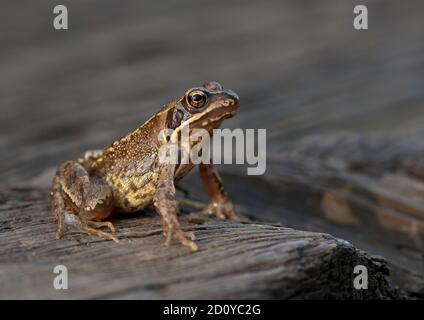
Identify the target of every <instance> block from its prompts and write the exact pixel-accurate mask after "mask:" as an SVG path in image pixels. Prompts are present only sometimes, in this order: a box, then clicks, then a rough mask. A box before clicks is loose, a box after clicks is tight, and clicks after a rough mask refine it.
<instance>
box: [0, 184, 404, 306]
mask: <svg viewBox="0 0 424 320" xmlns="http://www.w3.org/2000/svg"><path fill="white" fill-rule="evenodd" d="M1 194H2V201H1V204H0V266H1V272H0V299H5V298H18V299H22V298H35V299H40V298H49V299H64V298H142V299H162V298H171V299H192V298H196V299H214V298H219V299H264V298H274V299H287V298H336V299H347V298H354V299H369V298H374V299H376V298H377V299H380V298H381V299H382V298H384V299H390V298H402V297H405V296H404V295H403V294H402V292H400V291H399V290H397V289H396V288H395V287H393V286H392V285H391V284H390V283H389V281H388V278H387V275H388V269H387V267H386V265H385V262H384V261H383V260H382V259H381V258H379V257H371V256H369V255H367V254H365V253H364V252H361V251H359V250H357V249H355V248H354V247H353V246H352V245H350V244H348V243H347V242H345V241H343V240H337V239H335V238H333V237H331V236H329V235H326V234H319V233H310V232H302V231H296V230H293V229H288V228H283V227H281V226H277V225H269V224H261V223H248V222H245V223H242V222H235V221H219V220H215V219H206V221H205V224H201V225H199V224H192V223H190V222H189V220H190V219H189V216H188V215H183V216H182V223H183V226H184V228H185V229H186V230H192V231H194V232H195V234H196V236H197V238H198V244H199V247H200V251H198V252H196V253H191V252H190V251H189V250H188V249H187V248H184V247H182V246H180V245H173V246H171V247H169V248H167V247H165V246H164V245H163V237H162V235H161V227H160V221H159V219H158V217H157V216H156V215H152V214H151V213H149V212H147V213H145V214H144V215H143V214H136V215H134V216H132V217H129V218H117V219H115V220H114V223H115V224H116V225H117V226H118V227H119V231H118V233H117V236H118V237H119V238H120V239H121V242H120V243H119V244H115V243H113V242H111V241H103V240H98V239H93V238H89V237H87V236H85V235H81V234H79V233H76V232H74V233H71V234H68V235H67V236H66V237H65V238H64V239H63V240H55V239H54V231H55V223H54V221H53V219H52V217H51V216H50V215H49V212H48V210H49V205H48V201H47V198H48V197H47V194H48V191H47V190H41V189H23V190H5V191H3V192H2V193H1ZM58 264H62V265H65V266H66V267H67V268H68V272H69V289H68V290H61V291H58V290H55V289H54V288H53V278H54V276H55V275H54V274H53V268H54V266H55V265H58ZM358 264H361V265H365V266H367V268H368V269H369V289H368V290H356V289H354V287H353V276H354V275H353V268H354V266H355V265H358Z"/></svg>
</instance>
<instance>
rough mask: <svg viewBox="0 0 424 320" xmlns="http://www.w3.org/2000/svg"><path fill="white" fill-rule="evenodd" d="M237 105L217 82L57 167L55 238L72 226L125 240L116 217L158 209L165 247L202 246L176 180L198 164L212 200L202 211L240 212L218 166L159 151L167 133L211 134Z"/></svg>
mask: <svg viewBox="0 0 424 320" xmlns="http://www.w3.org/2000/svg"><path fill="white" fill-rule="evenodd" d="M239 106H240V100H239V97H238V95H237V94H236V93H235V92H234V91H232V90H230V89H224V88H223V86H222V85H221V84H220V83H218V82H216V81H210V82H206V83H204V84H203V85H201V86H198V87H194V88H191V89H189V90H187V91H186V92H185V93H184V94H183V95H182V96H181V97H179V98H177V99H175V100H172V101H170V102H168V103H166V104H164V105H163V106H162V108H161V109H160V110H159V111H158V112H157V113H156V114H154V115H153V116H152V117H150V118H149V119H148V120H147V121H146V122H144V123H143V124H142V125H141V126H139V127H138V128H136V129H135V130H134V131H132V132H130V133H129V134H127V135H125V136H123V137H122V138H120V139H118V140H116V141H115V142H113V143H112V144H111V145H109V146H108V147H107V148H105V149H103V150H89V151H86V152H85V153H84V154H82V155H81V156H80V157H79V158H78V159H77V160H68V161H65V162H64V163H62V164H61V165H59V166H58V167H57V170H56V173H55V174H54V177H53V179H52V185H51V193H50V195H51V210H52V215H53V217H54V218H55V221H56V222H57V231H56V238H57V239H61V238H63V236H64V235H65V233H66V231H67V227H68V226H73V227H76V229H77V230H78V231H80V232H82V233H84V234H88V235H90V236H95V237H100V238H101V239H108V240H112V241H114V242H119V241H120V240H119V239H118V238H117V237H115V236H114V235H113V233H114V232H116V230H117V228H116V227H115V226H114V225H113V224H112V222H111V221H109V220H110V218H111V217H112V216H113V215H115V214H121V213H124V214H130V213H134V212H140V211H142V210H143V209H145V208H146V207H148V206H152V207H153V208H154V210H155V211H156V212H157V213H158V214H159V217H160V222H161V230H162V234H163V236H164V238H165V245H167V246H169V245H170V244H171V242H172V241H174V240H175V241H178V242H179V243H181V244H182V245H183V246H186V247H188V248H190V249H191V250H192V251H197V250H198V245H197V243H196V241H195V240H196V237H195V234H194V233H193V232H187V231H184V230H183V228H182V226H181V224H180V222H179V219H178V213H179V212H178V201H177V198H176V182H177V181H178V180H180V179H182V178H183V177H184V176H186V175H187V173H188V172H190V171H191V170H192V169H193V168H194V167H195V166H196V165H197V166H198V167H199V175H200V180H201V184H202V185H203V188H204V190H205V192H206V194H207V197H208V204H207V205H206V206H205V207H204V208H203V210H201V212H202V213H205V214H208V215H213V216H215V217H217V218H219V219H235V218H237V214H236V211H235V209H234V206H233V204H232V203H231V201H230V199H229V197H228V194H227V193H226V191H225V190H224V187H223V183H222V180H221V178H220V176H219V174H218V172H217V171H216V170H215V168H214V166H213V164H212V163H210V162H209V163H208V162H206V161H204V162H201V163H200V164H194V163H192V162H191V161H188V162H185V163H182V161H177V163H169V162H166V161H160V159H161V158H160V157H159V153H160V150H161V148H162V147H163V146H164V145H165V144H166V143H169V135H167V134H163V133H162V132H165V131H166V130H171V131H172V132H180V131H181V130H182V129H183V128H190V130H192V129H193V128H200V129H205V130H207V131H208V133H210V134H213V131H214V129H217V128H219V127H220V125H221V124H222V122H223V121H224V120H225V119H227V118H231V117H233V116H234V115H235V114H236V112H237V110H238V108H239ZM179 148H181V146H179ZM180 151H181V150H180ZM102 228H103V230H101V229H102ZM104 228H107V229H108V230H107V231H109V232H107V231H105V229H104Z"/></svg>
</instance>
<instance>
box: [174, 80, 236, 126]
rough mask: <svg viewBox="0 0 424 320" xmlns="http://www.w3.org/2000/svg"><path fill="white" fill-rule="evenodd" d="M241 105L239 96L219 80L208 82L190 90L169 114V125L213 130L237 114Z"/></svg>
mask: <svg viewBox="0 0 424 320" xmlns="http://www.w3.org/2000/svg"><path fill="white" fill-rule="evenodd" d="M239 105H240V102H239V97H238V96H237V94H236V93H234V92H233V91H231V90H228V89H224V88H223V87H222V86H221V85H220V84H219V83H218V82H208V83H205V84H204V85H203V86H201V87H195V88H192V89H190V90H188V91H187V92H186V93H185V94H184V96H183V97H181V99H180V100H178V102H177V104H176V106H175V108H174V109H173V111H172V112H171V113H170V114H169V118H168V127H169V128H172V129H177V128H178V129H180V130H181V128H182V127H185V126H187V125H188V126H189V128H190V131H191V130H192V129H195V128H202V129H206V130H208V131H211V130H212V129H214V128H218V127H219V126H220V124H221V123H222V121H223V120H224V119H227V118H231V117H232V116H234V115H235V113H236V111H237V109H238V107H239Z"/></svg>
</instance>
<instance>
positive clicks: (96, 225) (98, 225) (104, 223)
mask: <svg viewBox="0 0 424 320" xmlns="http://www.w3.org/2000/svg"><path fill="white" fill-rule="evenodd" d="M88 224H89V225H91V226H92V227H93V228H101V227H108V228H109V230H110V231H112V232H116V227H115V226H114V225H113V223H112V222H109V221H88Z"/></svg>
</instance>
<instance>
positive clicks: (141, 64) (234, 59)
mask: <svg viewBox="0 0 424 320" xmlns="http://www.w3.org/2000/svg"><path fill="white" fill-rule="evenodd" d="M123 3H125V5H121V6H119V7H117V6H116V4H115V1H114V0H94V1H89V2H87V1H85V0H72V1H70V0H63V1H61V4H65V5H67V6H68V9H69V14H70V17H69V25H70V29H69V30H67V31H63V32H58V31H55V30H53V28H52V19H53V14H52V8H53V6H54V5H55V4H56V3H55V2H53V1H43V2H34V1H31V0H22V1H9V2H7V3H6V2H2V4H0V30H1V32H0V44H1V50H0V113H1V116H0V181H1V186H2V190H3V193H2V196H1V197H3V200H4V201H5V202H4V203H8V201H9V200H10V199H9V194H10V192H12V191H11V190H12V188H16V187H19V188H24V189H27V188H30V191H28V192H29V193H32V192H35V193H37V192H38V191H31V190H40V188H41V190H43V192H45V190H47V187H48V184H49V180H50V179H51V173H52V170H53V168H54V167H55V166H57V165H58V164H59V163H60V162H63V161H64V160H67V159H75V158H76V157H77V156H78V155H79V154H80V153H81V152H83V151H84V150H86V149H96V148H102V147H105V146H107V145H108V144H109V143H110V142H112V141H113V140H114V139H116V138H118V137H119V136H121V135H123V134H125V133H127V132H129V131H131V130H132V129H134V128H135V127H137V126H138V125H139V124H140V123H142V122H143V121H144V120H145V119H146V118H148V117H149V116H150V115H151V114H152V113H154V112H155V111H156V110H158V108H159V107H160V106H161V105H162V104H163V103H165V102H167V101H169V100H170V99H174V98H175V97H177V96H180V95H181V94H182V93H183V92H184V91H185V90H186V89H187V88H189V87H192V86H194V85H198V84H200V83H203V82H204V81H207V80H218V81H220V82H222V83H223V84H224V86H227V87H229V88H231V89H233V90H234V91H236V92H237V93H238V94H239V95H240V97H241V102H242V107H241V108H240V111H239V113H238V115H237V116H236V117H234V118H233V119H231V120H229V121H226V123H225V124H224V126H225V127H229V128H236V127H240V128H266V129H267V154H268V167H267V171H266V173H265V175H264V176H260V177H252V176H246V171H245V168H244V167H241V166H222V167H221V168H220V171H221V172H223V173H224V174H223V177H224V182H225V186H226V188H227V189H228V191H229V193H230V196H231V198H232V199H233V201H234V202H235V204H236V206H237V208H238V210H239V211H241V212H243V213H244V214H245V215H248V216H250V217H253V218H255V219H259V220H268V221H273V222H281V223H282V224H283V225H284V226H285V227H293V228H296V229H300V230H309V231H314V232H326V233H330V234H331V235H333V236H335V237H338V238H343V239H346V240H348V241H349V242H351V243H352V244H353V245H355V246H356V247H358V248H359V249H363V250H366V251H368V252H370V253H372V254H377V255H382V256H384V257H386V258H387V259H388V263H389V267H390V269H391V273H392V280H393V281H394V282H395V283H396V284H398V285H399V286H401V287H402V288H403V289H405V290H406V291H408V293H409V294H411V295H412V296H414V297H424V257H423V252H424V250H423V242H424V241H423V234H422V230H423V220H424V219H423V206H424V205H423V203H422V200H421V199H422V198H423V197H422V196H421V195H422V190H423V187H422V180H423V175H422V174H421V172H422V171H421V169H420V168H421V167H422V166H421V164H420V163H421V161H422V159H424V157H423V156H424V146H423V142H422V141H424V131H423V129H422V128H423V127H424V91H423V90H422V88H423V84H424V73H423V72H422V71H423V66H424V42H423V41H422V40H423V39H424V20H423V19H422V12H424V3H423V2H422V1H420V0H411V1H408V2H407V5H405V4H404V3H403V2H400V1H396V0H385V1H383V0H370V1H362V3H363V4H366V5H367V6H368V10H369V19H370V21H369V26H370V28H369V30H368V31H361V32H359V31H355V30H354V29H353V28H352V19H353V13H352V11H353V6H354V5H355V4H357V3H356V2H355V1H350V0H348V1H337V0H324V1H319V2H316V1H312V0H311V1H301V2H300V1H294V0H293V1H267V2H266V3H263V2H258V1H225V2H224V1H213V2H208V3H202V5H200V6H199V5H198V3H197V2H195V1H193V0H187V1H170V2H167V3H166V4H165V3H160V4H157V3H154V2H153V1H152V2H140V1H136V0H134V1H128V0H126V1H123ZM408 161H409V162H408ZM182 185H183V187H185V188H186V189H189V190H190V197H192V198H195V199H202V194H201V193H200V192H199V191H198V186H199V185H198V179H197V177H196V175H195V174H194V173H193V174H192V175H191V176H189V177H187V179H185V180H184V181H182ZM33 188H35V189H33ZM12 193H13V192H12ZM43 194H44V193H43ZM40 197H41V196H40ZM37 199H38V200H37V201H38V202H37V203H39V202H41V203H45V202H43V201H46V200H45V199H42V197H41V198H37ZM8 205H9V206H10V203H9V204H8ZM27 205H28V206H32V205H33V204H31V203H28V204H27ZM25 206H26V205H25ZM25 206H23V207H22V209H24V208H25ZM3 209H4V207H3ZM45 209H46V208H45V207H41V208H40V210H43V211H40V212H34V214H35V217H38V218H39V219H46V220H45V223H47V222H48V221H50V220H49V219H51V217H50V216H49V215H45V217H44V218H42V217H41V216H40V215H41V214H42V213H46V212H45ZM9 210H10V209H7V210H5V209H4V210H3V211H2V216H1V217H0V219H2V220H1V221H4V220H3V216H4V215H7V217H8V219H9V218H10V214H11V211H9ZM13 212H14V219H24V220H23V221H26V223H27V224H28V225H29V226H31V228H32V229H34V228H35V229H36V228H37V227H36V226H33V225H31V221H32V220H31V218H30V217H31V216H30V215H29V213H28V214H27V215H23V216H20V215H19V214H18V213H16V211H13ZM6 220H7V219H6ZM9 220H10V219H9ZM34 221H38V220H34ZM136 221H138V220H136ZM6 222H7V221H5V222H4V223H6ZM43 223H44V222H43ZM122 223H124V224H126V223H128V224H129V222H127V220H125V221H123V222H122ZM48 224H49V228H53V225H51V223H50V222H48ZM140 225H142V223H141V222H140ZM8 226H10V225H8ZM22 227H23V228H24V229H23V230H28V232H30V231H31V230H32V229H31V228H30V229H25V228H27V225H25V224H23V225H22ZM44 227H45V228H48V226H47V225H46V226H44ZM128 228H129V229H131V228H130V227H128ZM138 228H139V227H138V225H137V227H134V228H133V229H131V232H135V233H138V232H142V231H141V230H144V229H140V230H139V229H138ZM140 228H143V227H142V226H141V227H140ZM223 228H225V227H224V226H223ZM2 230H3V231H2V232H1V233H0V237H1V238H2V239H3V240H4V241H7V239H6V240H5V238H4V237H3V233H4V232H6V230H5V229H2ZM7 230H9V229H7ZM49 230H50V229H49ZM52 230H53V229H51V231H50V232H52ZM7 232H8V233H7V234H8V235H10V232H12V235H13V234H15V233H16V232H17V230H16V229H13V230H12V231H11V230H9V231H7ZM211 233H212V232H211ZM29 235H30V233H29V234H27V236H29ZM21 236H22V235H21ZM20 241H21V242H22V241H23V243H24V244H30V245H31V244H34V243H35V242H34V241H33V240H31V239H30V238H26V240H22V239H21V240H20ZM252 241H253V240H252ZM157 242H158V243H160V241H159V237H157ZM12 243H16V242H12V240H10V244H12ZM52 243H53V242H52ZM49 245H53V244H49ZM98 245H100V246H105V245H106V244H103V243H98ZM210 245H211V246H212V245H213V242H212V240H211V242H210ZM64 246H65V245H64ZM7 247H8V248H9V250H8V251H7V253H5V254H4V255H2V258H1V259H2V260H1V266H0V276H1V277H2V279H5V278H6V279H9V278H14V277H18V278H19V277H21V275H20V274H17V273H15V272H14V270H17V267H18V266H19V265H20V261H24V259H23V258H22V257H29V256H31V255H32V254H33V253H37V254H36V255H34V257H33V258H32V260H28V261H29V262H28V261H27V262H26V263H25V264H22V267H23V268H24V267H25V268H27V269H25V270H29V269H31V268H32V267H33V268H34V270H41V269H37V268H36V267H35V266H37V265H38V264H40V265H43V263H44V262H43V259H41V257H40V258H39V257H38V256H39V255H40V254H39V252H40V251H37V250H35V249H34V250H33V249H32V247H31V246H30V247H28V249H27V250H23V249H22V248H23V247H22V244H21V246H15V249H13V248H12V246H10V245H8V246H7ZM17 248H21V249H17ZM76 248H78V246H76V247H75V250H76ZM46 250H47V249H46ZM47 252H48V251H46V253H45V254H46V256H48V258H47V257H46V259H47V260H48V261H54V260H57V259H58V260H60V259H65V256H64V253H63V252H62V251H61V250H58V251H54V250H53V251H50V252H49V253H48V254H47ZM100 253H101V252H100ZM85 254H88V253H87V252H86V253H85ZM41 256H42V255H41ZM19 257H20V258H19ZM49 259H50V260H49ZM49 263H50V262H49ZM6 264H7V265H9V267H8V268H7V269H6V267H4V268H3V266H5V265H6ZM11 265H13V266H16V268H14V267H10V266H11ZM40 272H41V271H40ZM44 276H45V277H47V273H46V274H45V275H44ZM20 279H21V280H22V279H23V278H20ZM26 279H29V278H26ZM44 279H46V278H44ZM81 279H82V278H81ZM25 281H30V280H25ZM10 283H11V282H9V284H10ZM10 285H11V284H10ZM28 286H29V284H28ZM8 288H10V287H8ZM13 289H14V288H10V290H9V291H10V292H13ZM15 290H16V288H15ZM111 290H112V289H111ZM112 291H113V290H112ZM15 292H16V291H15ZM46 296H48V294H46ZM93 296H94V294H93Z"/></svg>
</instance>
